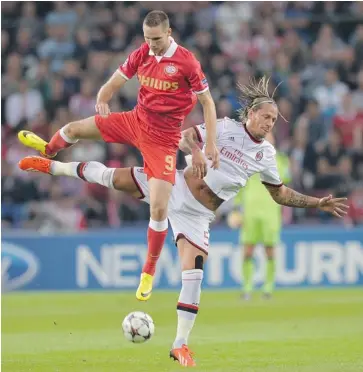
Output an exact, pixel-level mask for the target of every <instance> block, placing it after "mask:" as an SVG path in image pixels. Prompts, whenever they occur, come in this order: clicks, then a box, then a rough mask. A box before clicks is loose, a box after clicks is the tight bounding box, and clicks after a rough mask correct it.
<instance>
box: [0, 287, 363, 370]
mask: <svg viewBox="0 0 363 372" xmlns="http://www.w3.org/2000/svg"><path fill="white" fill-rule="evenodd" d="M177 298H178V293H176V292H175V293H174V292H156V291H155V292H154V294H153V296H152V298H151V300H150V301H149V302H148V303H139V302H137V300H136V299H135V297H134V293H132V292H127V293H125V292H124V293H120V292H93V293H41V294H33V293H12V294H5V295H3V296H2V371H4V372H23V371H32V372H58V371H59V372H81V371H82V372H83V371H84V372H93V371H97V372H123V371H125V372H133V371H140V372H148V371H150V372H163V371H168V372H172V371H180V370H182V369H183V367H181V366H179V365H178V364H177V363H176V362H173V361H172V360H171V359H169V357H168V355H169V348H170V345H171V342H172V341H173V339H174V335H175V329H176V310H175V306H176V301H177ZM133 310H142V311H146V312H147V313H149V314H150V315H151V316H152V317H153V318H154V321H155V325H156V332H155V335H154V337H153V338H152V339H151V340H150V341H148V342H146V343H145V344H141V345H140V344H139V345H136V344H132V343H129V342H127V341H126V340H125V339H124V337H123V335H122V333H121V322H122V320H123V318H124V316H125V315H126V314H127V313H128V312H130V311H133ZM190 346H191V349H192V350H193V351H194V352H195V354H196V361H197V367H196V368H194V370H195V371H196V372H197V371H208V372H234V371H238V372H240V371H241V372H262V371H263V372H275V371H276V372H277V371H286V372H297V371H301V372H335V371H342V372H359V371H363V290H362V288H357V289H330V290H320V289H316V290H294V291H291V290H288V291H287V290H283V291H277V292H276V294H275V295H274V297H273V299H271V300H268V301H266V300H263V299H261V298H260V295H259V293H257V292H256V294H255V297H254V298H253V299H252V301H251V302H249V303H246V302H243V301H242V300H240V299H239V294H238V292H236V291H219V292H208V291H205V292H204V293H202V299H201V307H200V313H199V316H198V318H197V321H196V326H195V328H194V330H193V333H192V336H191V338H190Z"/></svg>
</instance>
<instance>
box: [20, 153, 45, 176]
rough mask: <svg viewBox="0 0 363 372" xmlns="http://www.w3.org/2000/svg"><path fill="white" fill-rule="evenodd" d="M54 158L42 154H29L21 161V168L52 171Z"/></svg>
mask: <svg viewBox="0 0 363 372" xmlns="http://www.w3.org/2000/svg"><path fill="white" fill-rule="evenodd" d="M51 164H52V160H49V159H46V158H42V157H40V156H27V157H25V158H24V159H21V160H20V161H19V168H20V169H21V170H23V171H27V172H41V173H47V174H51V173H50V165H51Z"/></svg>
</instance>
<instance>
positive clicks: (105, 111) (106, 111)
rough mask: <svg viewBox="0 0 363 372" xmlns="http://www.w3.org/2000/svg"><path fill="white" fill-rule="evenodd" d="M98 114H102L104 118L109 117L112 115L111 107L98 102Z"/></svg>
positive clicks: (96, 107)
mask: <svg viewBox="0 0 363 372" xmlns="http://www.w3.org/2000/svg"><path fill="white" fill-rule="evenodd" d="M95 109H96V112H97V113H98V114H100V115H101V116H102V117H107V116H108V115H110V114H111V110H110V107H109V106H108V103H103V102H98V103H96V106H95Z"/></svg>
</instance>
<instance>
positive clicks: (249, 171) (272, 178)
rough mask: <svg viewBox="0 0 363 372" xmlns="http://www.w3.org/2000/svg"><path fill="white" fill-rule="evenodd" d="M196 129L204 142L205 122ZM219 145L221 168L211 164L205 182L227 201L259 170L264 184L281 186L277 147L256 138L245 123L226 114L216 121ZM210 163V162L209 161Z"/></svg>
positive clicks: (200, 139)
mask: <svg viewBox="0 0 363 372" xmlns="http://www.w3.org/2000/svg"><path fill="white" fill-rule="evenodd" d="M195 128H196V131H197V134H198V137H199V141H200V142H205V138H206V126H205V124H200V125H197V126H196V127H195ZM217 147H218V149H219V152H220V164H219V168H218V169H212V168H210V167H208V172H207V175H206V176H205V177H204V182H205V183H206V184H207V185H208V187H209V188H210V189H211V190H212V191H213V192H214V193H215V194H216V195H217V196H218V197H220V198H221V199H223V200H225V201H226V200H229V199H231V198H233V197H234V196H236V195H237V193H238V191H239V190H240V189H241V188H242V187H244V186H245V185H246V183H247V181H248V179H249V178H250V177H251V176H252V175H254V174H255V173H260V177H261V181H262V183H265V184H267V185H272V186H281V185H282V182H281V180H280V176H279V173H278V170H277V164H276V159H275V154H276V150H275V148H274V147H273V146H272V144H271V143H270V142H268V141H267V140H261V141H259V140H256V139H255V138H253V136H252V135H251V134H250V133H249V132H248V130H247V128H246V126H245V125H243V124H242V123H240V122H238V121H235V120H233V119H230V118H227V117H225V118H224V119H219V120H217ZM208 164H209V165H210V164H211V162H210V161H208Z"/></svg>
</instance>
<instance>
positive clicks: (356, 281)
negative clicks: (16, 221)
mask: <svg viewBox="0 0 363 372" xmlns="http://www.w3.org/2000/svg"><path fill="white" fill-rule="evenodd" d="M145 255H146V229H144V228H125V229H121V230H117V231H111V232H110V231H107V232H99V233H84V234H74V235H54V236H40V235H31V234H28V235H26V234H25V235H22V234H21V235H10V234H3V236H2V253H1V270H2V289H3V290H5V291H11V290H36V291H38V290H97V289H108V290H109V289H117V290H120V289H135V288H136V287H137V285H138V281H139V275H140V271H141V268H142V264H143V262H144V259H145ZM255 259H256V275H255V278H254V279H255V282H256V284H257V285H258V284H260V283H262V282H263V278H264V268H265V257H264V252H263V248H262V247H259V248H258V249H257V250H256V255H255ZM241 266H242V264H241V249H240V247H239V244H238V232H237V231H231V230H229V229H227V228H217V229H215V230H213V231H212V233H211V244H210V251H209V256H208V262H207V265H206V267H205V274H204V283H203V285H204V288H212V289H213V288H215V289H220V288H238V287H239V286H240V285H241ZM180 280H181V272H180V266H179V261H178V257H177V250H176V248H175V246H174V243H173V241H172V238H171V234H169V236H168V239H167V242H166V245H165V247H164V249H163V253H162V255H161V257H160V260H159V263H158V267H157V274H156V277H155V287H157V288H160V289H171V288H179V286H180ZM276 281H277V286H278V287H303V286H341V285H344V286H358V285H363V229H362V228H356V229H344V228H341V227H338V228H336V227H334V228H331V227H330V228H329V227H326V228H324V227H322V228H302V227H296V228H289V229H285V230H284V231H283V233H282V243H281V245H280V246H279V247H278V248H277V252H276Z"/></svg>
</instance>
